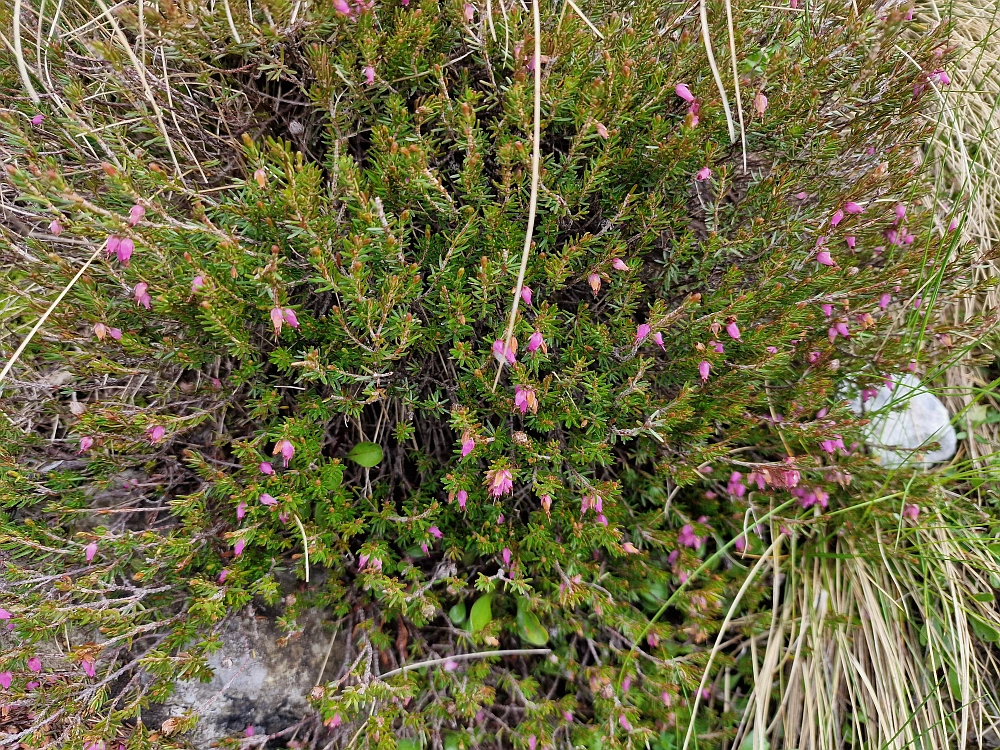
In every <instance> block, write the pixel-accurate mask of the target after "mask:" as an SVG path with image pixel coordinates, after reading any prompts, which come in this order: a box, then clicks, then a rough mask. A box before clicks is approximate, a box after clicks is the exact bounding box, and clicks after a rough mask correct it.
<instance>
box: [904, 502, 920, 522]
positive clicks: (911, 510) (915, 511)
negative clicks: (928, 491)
mask: <svg viewBox="0 0 1000 750" xmlns="http://www.w3.org/2000/svg"><path fill="white" fill-rule="evenodd" d="M919 515H920V506H919V505H904V506H903V518H909V519H910V520H911V521H916V520H917V517H918V516H919Z"/></svg>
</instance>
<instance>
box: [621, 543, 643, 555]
mask: <svg viewBox="0 0 1000 750" xmlns="http://www.w3.org/2000/svg"><path fill="white" fill-rule="evenodd" d="M622 549H623V550H625V552H626V553H627V554H629V555H638V554H639V552H640V550H639V548H638V547H636V546H635V545H634V544H632V542H625V544H623V545H622Z"/></svg>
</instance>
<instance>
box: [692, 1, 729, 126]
mask: <svg viewBox="0 0 1000 750" xmlns="http://www.w3.org/2000/svg"><path fill="white" fill-rule="evenodd" d="M698 13H699V16H700V18H701V39H702V42H704V44H705V55H706V56H707V57H708V67H710V68H711V69H712V77H713V78H715V85H716V86H717V87H718V89H719V96H720V97H722V109H723V110H724V111H725V113H726V125H728V126H729V142H730V143H736V126H735V125H734V124H733V113H732V111H731V110H730V109H729V97H727V96H726V87H725V86H724V85H723V84H722V76H721V75H720V74H719V66H718V65H717V64H716V62H715V55H714V54H712V37H711V35H710V34H709V30H708V2H707V0H700V2H699V3H698ZM734 59H735V56H734Z"/></svg>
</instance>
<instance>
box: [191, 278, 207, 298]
mask: <svg viewBox="0 0 1000 750" xmlns="http://www.w3.org/2000/svg"><path fill="white" fill-rule="evenodd" d="M203 286H205V277H204V276H202V275H200V274H199V275H198V276H195V277H194V278H193V279H191V294H194V293H195V292H197V291H198V290H199V289H201V288H202V287H203Z"/></svg>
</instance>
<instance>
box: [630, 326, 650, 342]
mask: <svg viewBox="0 0 1000 750" xmlns="http://www.w3.org/2000/svg"><path fill="white" fill-rule="evenodd" d="M651 330H653V329H652V328H650V327H649V325H648V324H646V323H640V324H639V326H638V327H637V328H636V329H635V341H633V342H632V346H636V345H638V344H641V343H642V341H643V340H644V339H645V338H646V337H647V336H648V335H649V332H650V331H651Z"/></svg>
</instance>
